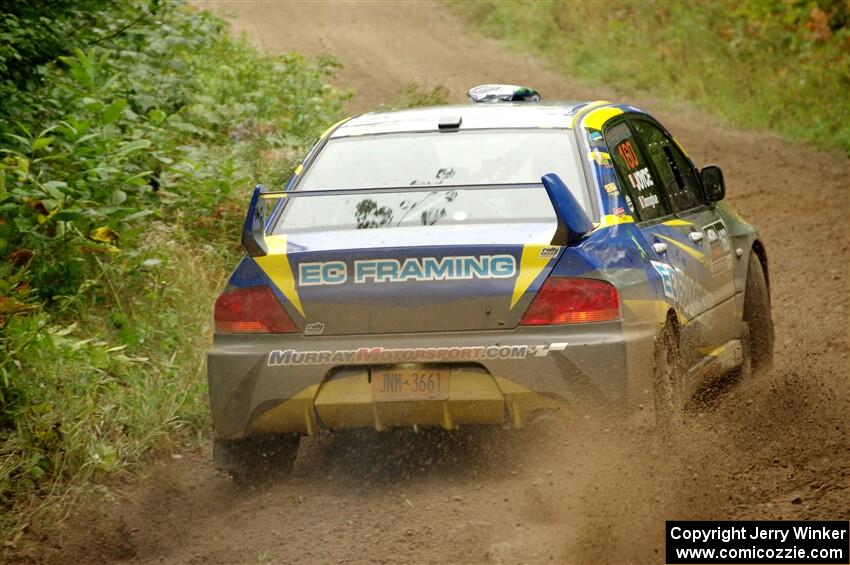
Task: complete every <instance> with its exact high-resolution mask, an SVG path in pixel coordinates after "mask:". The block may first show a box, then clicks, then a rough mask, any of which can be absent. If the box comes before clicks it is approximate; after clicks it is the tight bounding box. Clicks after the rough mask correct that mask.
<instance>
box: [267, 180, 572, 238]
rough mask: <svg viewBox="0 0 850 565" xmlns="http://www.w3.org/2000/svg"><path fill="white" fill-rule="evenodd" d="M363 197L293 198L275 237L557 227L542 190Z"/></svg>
mask: <svg viewBox="0 0 850 565" xmlns="http://www.w3.org/2000/svg"><path fill="white" fill-rule="evenodd" d="M363 192H364V193H363V195H362V196H361V195H333V196H331V195H329V196H319V197H304V198H293V199H291V200H289V201H288V202H286V207H285V208H284V209H283V213H282V215H281V217H280V220H279V221H278V222H277V227H276V229H275V230H274V232H275V233H283V232H286V233H294V232H299V231H312V230H354V229H361V230H362V229H374V228H395V227H411V226H434V225H441V226H447V225H470V224H486V223H536V222H554V221H555V211H554V210H553V209H552V203H551V202H550V201H549V197H548V196H547V195H546V191H545V190H544V188H543V187H542V186H539V187H528V188H487V189H479V190H448V191H437V190H405V191H403V192H383V193H370V192H369V191H368V190H364V191H363Z"/></svg>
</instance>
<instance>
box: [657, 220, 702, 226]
mask: <svg viewBox="0 0 850 565" xmlns="http://www.w3.org/2000/svg"><path fill="white" fill-rule="evenodd" d="M663 223H664V225H665V226H692V225H694V224H693V222H686V221H685V220H667V221H666V222H663Z"/></svg>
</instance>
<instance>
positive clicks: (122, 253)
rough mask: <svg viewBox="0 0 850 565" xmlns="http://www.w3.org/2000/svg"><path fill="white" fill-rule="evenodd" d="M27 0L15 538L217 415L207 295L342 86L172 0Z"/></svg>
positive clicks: (17, 26) (6, 277)
mask: <svg viewBox="0 0 850 565" xmlns="http://www.w3.org/2000/svg"><path fill="white" fill-rule="evenodd" d="M4 4H5V3H4ZM36 4H37V3H36ZM34 5H35V4H34ZM13 6H14V7H13V8H11V9H4V10H3V12H2V14H0V95H2V99H3V103H2V106H0V152H2V153H0V165H2V166H0V351H2V354H0V515H2V519H0V532H2V534H3V536H4V540H6V543H7V544H12V545H13V544H14V540H15V539H16V536H17V535H19V534H20V532H22V531H23V529H24V527H25V526H26V525H27V524H28V523H31V522H33V521H34V520H38V519H39V517H40V516H41V517H43V514H41V513H43V512H45V511H46V509H49V510H52V511H58V510H61V509H62V508H67V504H54V503H55V502H56V501H60V502H66V503H67V502H68V501H69V500H70V499H71V498H73V495H74V494H75V493H76V492H78V491H79V490H80V487H81V485H85V484H86V482H87V481H89V480H90V479H92V478H96V477H98V476H101V475H103V474H104V473H109V472H113V471H115V470H117V469H121V468H125V467H127V466H130V465H133V464H134V463H136V462H138V461H139V460H140V458H141V457H142V456H143V454H145V453H148V452H150V451H151V450H167V449H170V448H174V447H176V446H179V445H181V444H183V443H185V442H187V441H191V439H192V438H193V437H197V434H199V433H201V431H202V430H203V429H204V428H205V427H206V425H207V407H206V394H205V384H206V383H205V378H204V376H203V354H204V351H205V349H206V345H207V343H208V340H209V338H210V328H209V325H210V318H211V305H212V300H213V298H214V297H215V295H216V292H217V291H218V290H219V288H220V287H221V285H222V284H223V282H224V279H225V275H226V272H227V269H228V268H230V267H232V265H233V264H234V262H235V258H236V257H238V254H239V252H240V251H239V249H238V243H237V241H238V230H239V226H240V223H241V221H242V217H243V214H244V207H245V205H246V201H247V195H248V194H249V193H250V189H251V187H252V186H253V185H254V184H255V183H257V182H263V183H265V184H267V185H280V184H281V183H282V182H284V180H285V179H286V177H287V176H288V175H289V173H290V171H291V169H292V166H293V164H294V163H295V161H296V160H297V159H298V158H299V157H300V156H301V155H303V153H304V152H305V150H306V148H307V146H308V144H309V143H310V142H312V141H313V140H314V139H315V138H316V136H317V135H318V134H319V133H320V132H321V131H322V130H323V129H324V128H325V127H326V126H327V125H328V124H329V123H332V122H334V121H336V120H338V119H339V117H340V112H341V103H342V101H343V100H344V99H345V97H346V95H345V94H344V93H341V92H339V91H336V90H334V89H333V88H331V87H329V86H328V85H327V81H328V79H329V77H330V76H331V75H332V74H333V73H334V72H335V70H336V66H337V65H336V63H335V62H334V61H332V60H329V59H320V60H318V61H315V62H314V61H308V60H305V59H304V58H302V57H301V56H299V55H297V54H287V55H283V56H280V57H265V56H261V55H259V54H258V53H257V52H256V51H255V50H254V49H253V48H251V47H249V46H248V45H247V44H246V43H244V42H243V41H238V40H234V39H231V38H230V37H229V36H228V34H227V29H226V27H225V26H224V24H223V22H221V21H220V20H218V19H216V18H214V17H212V16H210V15H208V14H203V13H198V12H195V11H191V10H189V9H187V8H185V7H182V6H180V5H178V4H176V3H174V2H171V1H168V0H152V1H151V2H149V3H141V2H140V3H129V2H127V3H123V2H111V1H109V0H67V1H63V0H57V1H55V2H51V3H50V4H49V5H42V6H40V7H35V8H30V7H28V6H29V3H13ZM57 32H58V33H57Z"/></svg>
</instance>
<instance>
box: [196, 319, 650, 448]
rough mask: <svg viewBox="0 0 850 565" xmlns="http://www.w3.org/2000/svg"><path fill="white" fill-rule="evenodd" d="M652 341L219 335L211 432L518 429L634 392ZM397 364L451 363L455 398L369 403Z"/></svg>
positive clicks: (211, 360) (612, 333) (635, 335)
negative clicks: (385, 368) (554, 412)
mask: <svg viewBox="0 0 850 565" xmlns="http://www.w3.org/2000/svg"><path fill="white" fill-rule="evenodd" d="M652 335H653V331H652V329H651V328H650V327H647V328H645V330H638V331H635V330H632V331H629V332H624V331H623V329H622V325H621V323H620V322H606V323H599V324H582V325H580V326H574V327H573V326H559V327H557V328H556V327H545V328H518V329H516V330H511V331H481V332H456V333H451V334H446V333H442V334H426V333H422V334H401V335H368V336H332V337H331V336H328V337H304V336H301V335H288V334H287V335H280V334H278V335H216V336H215V338H214V343H213V347H212V349H211V350H210V352H209V354H208V360H207V361H208V364H207V370H208V380H209V394H210V406H211V409H212V415H213V421H214V424H215V433H216V437H217V438H220V439H231V438H240V437H247V436H257V435H266V434H276V433H287V432H296V433H302V434H314V433H316V431H317V430H319V429H345V428H358V427H373V428H375V429H378V430H383V429H385V428H387V427H392V426H409V425H420V426H440V427H443V428H447V429H452V428H454V427H456V426H458V425H466V424H510V425H512V426H514V427H522V426H523V425H524V424H525V422H526V420H527V419H528V417H529V416H530V415H531V414H533V413H534V412H535V411H537V410H541V409H549V408H554V407H559V406H562V405H564V404H565V403H570V402H575V401H578V400H580V399H583V398H585V397H594V398H596V399H603V400H605V401H624V400H626V399H628V398H629V397H632V396H634V395H635V394H636V393H637V394H639V393H640V391H641V390H643V389H644V388H645V386H644V384H643V380H645V376H646V365H647V356H646V354H645V352H646V351H647V350H648V351H650V352H651V351H652ZM398 362H427V363H439V364H447V365H449V366H450V367H451V369H452V375H451V381H450V383H451V384H450V392H449V397H448V399H447V400H427V401H403V402H374V401H373V400H372V396H371V386H370V380H369V379H370V368H371V367H373V366H375V365H378V364H387V363H398ZM649 362H651V354H650V356H649Z"/></svg>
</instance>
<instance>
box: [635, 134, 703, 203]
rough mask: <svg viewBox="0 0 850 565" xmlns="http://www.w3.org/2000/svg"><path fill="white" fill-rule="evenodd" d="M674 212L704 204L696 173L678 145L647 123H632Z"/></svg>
mask: <svg viewBox="0 0 850 565" xmlns="http://www.w3.org/2000/svg"><path fill="white" fill-rule="evenodd" d="M632 127H634V129H635V132H636V133H637V135H638V137H639V138H640V140H641V141H642V142H643V146H644V147H645V148H646V151H647V153H648V154H649V158H650V160H651V161H652V164H653V165H654V166H655V170H656V171H657V172H658V176H659V177H660V180H661V183H662V185H663V186H664V191H665V192H666V193H667V197H668V199H669V200H670V204H671V205H672V206H673V211H674V212H681V211H683V210H688V209H690V208H694V207H696V206H699V205H700V204H702V203H703V199H702V191H701V190H700V187H699V181H698V180H697V177H696V172H695V171H694V169H693V168H692V167H691V164H690V162H689V161H688V160H687V158H685V156H684V155H682V152H681V150H679V148H678V147H677V146H676V144H675V143H674V142H673V141H672V140H671V139H670V138H669V137H667V135H666V134H665V133H664V132H663V131H662V130H661V129H659V128H658V127H656V126H655V125H653V124H651V123H650V122H647V121H645V120H633V121H632Z"/></svg>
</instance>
